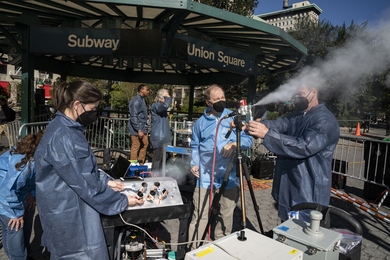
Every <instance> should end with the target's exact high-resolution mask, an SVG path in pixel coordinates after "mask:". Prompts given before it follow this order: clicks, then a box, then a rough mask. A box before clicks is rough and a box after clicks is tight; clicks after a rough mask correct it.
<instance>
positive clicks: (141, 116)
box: [128, 93, 148, 135]
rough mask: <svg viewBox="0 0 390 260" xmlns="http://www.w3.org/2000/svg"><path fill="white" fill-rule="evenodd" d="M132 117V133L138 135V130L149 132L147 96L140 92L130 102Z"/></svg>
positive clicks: (129, 124)
mask: <svg viewBox="0 0 390 260" xmlns="http://www.w3.org/2000/svg"><path fill="white" fill-rule="evenodd" d="M129 112H130V118H129V122H128V128H129V133H130V135H138V130H141V131H142V132H144V133H147V132H148V107H147V105H146V101H145V98H144V97H142V96H141V95H140V94H139V93H137V95H136V96H135V97H133V98H132V99H131V100H130V102H129Z"/></svg>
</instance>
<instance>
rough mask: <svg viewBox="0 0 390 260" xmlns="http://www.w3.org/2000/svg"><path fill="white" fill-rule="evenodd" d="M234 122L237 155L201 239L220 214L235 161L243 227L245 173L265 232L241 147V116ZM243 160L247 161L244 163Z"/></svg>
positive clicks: (232, 160)
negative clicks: (221, 203) (223, 196)
mask: <svg viewBox="0 0 390 260" xmlns="http://www.w3.org/2000/svg"><path fill="white" fill-rule="evenodd" d="M234 124H235V125H236V129H237V135H236V144H237V147H236V152H235V155H233V156H232V158H231V159H230V162H229V165H228V166H227V168H226V171H225V175H224V178H223V181H222V184H221V188H220V189H219V191H218V193H216V195H215V196H214V199H213V202H212V204H211V207H210V210H209V212H210V216H209V219H208V221H207V225H206V228H205V230H204V232H203V235H202V239H201V240H202V241H203V240H204V239H205V238H206V235H207V230H208V228H209V226H210V225H211V223H213V222H214V220H215V218H216V217H217V215H218V212H219V208H220V204H219V201H220V199H221V196H222V194H223V193H224V191H225V189H226V186H227V182H228V180H229V175H230V171H231V170H232V169H233V166H234V163H238V167H237V176H238V178H239V182H240V197H241V218H242V223H241V224H242V227H243V228H246V208H245V194H244V185H243V183H244V175H245V178H246V181H247V184H248V188H249V192H250V195H251V199H252V202H253V207H254V209H255V212H256V217H257V221H258V222H259V227H260V231H261V234H264V229H263V225H262V222H261V219H260V213H259V206H258V205H257V203H256V198H255V195H254V192H253V187H252V183H251V180H250V176H249V172H248V167H247V164H246V161H245V160H243V155H242V153H241V151H240V150H241V148H240V147H241V132H242V122H241V120H240V117H239V116H236V117H235V118H234ZM243 161H244V162H245V163H243ZM200 245H203V242H201V243H200Z"/></svg>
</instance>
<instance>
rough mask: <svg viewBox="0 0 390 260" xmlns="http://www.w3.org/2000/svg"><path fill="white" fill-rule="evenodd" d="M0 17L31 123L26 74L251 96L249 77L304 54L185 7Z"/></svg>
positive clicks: (222, 15)
mask: <svg viewBox="0 0 390 260" xmlns="http://www.w3.org/2000/svg"><path fill="white" fill-rule="evenodd" d="M0 13H1V15H0V52H1V53H0V55H1V56H0V59H1V60H0V61H2V62H3V63H8V64H12V65H15V66H21V67H22V72H23V76H22V84H23V89H24V90H25V91H26V92H27V93H29V94H28V95H27V96H25V97H22V120H23V121H31V118H32V112H31V111H32V109H31V107H33V106H31V104H30V103H31V102H32V101H31V100H32V98H31V96H33V91H34V86H33V85H32V84H33V75H34V74H33V71H34V69H35V70H41V71H47V72H52V73H57V74H60V75H62V76H63V77H66V76H81V77H89V78H99V79H107V80H116V81H128V82H145V83H164V84H175V85H190V86H192V88H193V86H197V85H208V84H212V83H217V84H220V85H229V86H232V85H238V84H247V86H248V96H254V94H255V85H256V84H255V79H256V77H257V76H259V75H265V74H273V73H279V72H283V71H287V70H291V69H295V68H296V67H297V66H298V64H299V63H300V61H301V60H302V59H303V58H304V57H305V55H306V52H307V50H306V48H305V47H304V46H303V45H301V44H300V43H299V42H297V41H296V40H295V39H294V38H292V37H291V36H290V35H289V34H287V33H286V32H284V31H283V30H281V29H279V28H277V27H274V26H272V25H269V24H267V23H266V22H264V21H262V20H259V19H258V18H248V17H244V16H241V15H237V14H234V13H230V12H227V11H223V10H221V9H217V8H214V7H211V6H207V5H204V4H200V3H198V2H193V1H190V0H163V1H162V0H148V1H141V0H111V1H110V0H105V1H103V0H86V1H85V0H83V1H81V0H68V1H64V0H45V1H43V0H37V1H29V0H28V1H27V0H25V1H23V0H21V1H14V0H9V1H1V2H0ZM5 57H7V59H5ZM30 79H31V80H30ZM190 101H191V100H190Z"/></svg>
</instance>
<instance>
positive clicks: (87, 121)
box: [76, 107, 98, 126]
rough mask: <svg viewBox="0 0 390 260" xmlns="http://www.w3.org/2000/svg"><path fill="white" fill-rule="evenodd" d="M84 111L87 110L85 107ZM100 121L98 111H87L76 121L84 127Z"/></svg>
mask: <svg viewBox="0 0 390 260" xmlns="http://www.w3.org/2000/svg"><path fill="white" fill-rule="evenodd" d="M83 109H84V111H85V108H84V107H83ZM97 119H98V111H96V110H90V111H85V112H84V113H82V114H81V115H79V116H78V117H77V119H76V121H77V122H79V123H80V124H82V125H83V126H89V125H91V124H92V123H93V122H95V121H96V120H97Z"/></svg>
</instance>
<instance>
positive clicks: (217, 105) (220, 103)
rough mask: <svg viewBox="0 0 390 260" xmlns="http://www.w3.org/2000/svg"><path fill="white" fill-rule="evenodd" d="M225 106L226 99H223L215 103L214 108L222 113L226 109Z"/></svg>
mask: <svg viewBox="0 0 390 260" xmlns="http://www.w3.org/2000/svg"><path fill="white" fill-rule="evenodd" d="M225 107H226V101H223V100H221V101H218V102H215V103H214V104H213V109H214V110H215V111H217V112H218V113H222V112H223V110H224V109H225Z"/></svg>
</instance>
